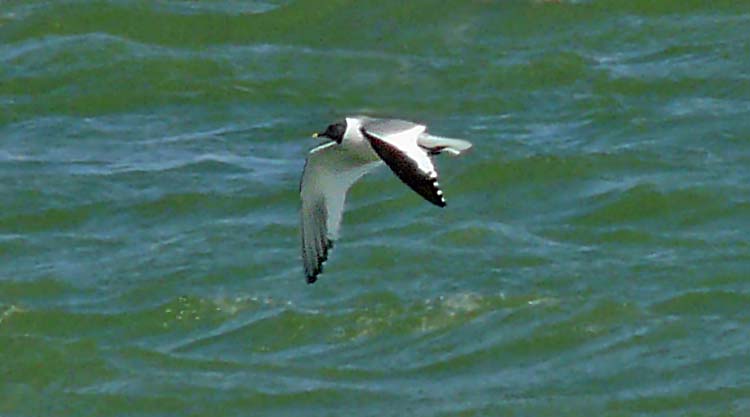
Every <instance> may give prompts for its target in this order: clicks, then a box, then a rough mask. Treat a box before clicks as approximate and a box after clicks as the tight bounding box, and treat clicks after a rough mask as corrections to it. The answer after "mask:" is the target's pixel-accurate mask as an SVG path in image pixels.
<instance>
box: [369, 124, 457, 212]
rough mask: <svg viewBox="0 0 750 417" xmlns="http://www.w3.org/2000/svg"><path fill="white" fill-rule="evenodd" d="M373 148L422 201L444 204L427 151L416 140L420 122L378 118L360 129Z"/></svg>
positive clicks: (418, 134) (442, 205)
mask: <svg viewBox="0 0 750 417" xmlns="http://www.w3.org/2000/svg"><path fill="white" fill-rule="evenodd" d="M360 131H361V133H362V135H363V136H364V137H365V138H367V140H369V141H370V145H371V146H372V149H374V150H375V153H377V154H378V156H380V158H381V159H382V160H383V162H385V163H386V165H388V167H390V168H391V170H392V171H393V173H394V174H396V176H398V177H399V179H401V181H403V182H404V183H405V184H406V185H408V186H409V187H411V189H412V190H414V191H416V192H417V194H419V195H421V196H422V197H423V198H424V199H425V200H427V201H429V202H430V203H432V204H435V205H436V206H440V207H445V199H444V198H443V191H442V190H441V189H440V184H439V183H438V173H437V170H436V169H435V165H434V164H433V163H432V159H430V156H429V155H428V153H427V152H428V151H427V150H425V149H424V148H422V147H420V146H419V144H418V143H417V139H418V137H419V136H420V135H421V134H422V133H423V132H424V131H425V127H424V126H423V125H418V124H415V123H411V122H406V121H403V120H379V121H377V122H373V123H367V124H365V125H363V126H362V127H361V129H360Z"/></svg>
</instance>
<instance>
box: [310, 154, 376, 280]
mask: <svg viewBox="0 0 750 417" xmlns="http://www.w3.org/2000/svg"><path fill="white" fill-rule="evenodd" d="M379 163H380V162H365V161H362V160H358V159H355V158H352V157H351V156H349V155H348V154H347V153H346V152H343V151H342V149H341V147H340V146H339V145H338V144H336V143H335V142H330V143H327V144H325V145H321V146H318V147H317V148H314V149H313V150H311V151H310V154H309V155H308V157H307V161H306V162H305V169H304V171H303V173H302V179H301V181H300V197H301V199H302V208H301V210H300V220H301V230H300V236H301V243H302V263H303V265H304V269H305V275H306V277H307V282H308V283H310V284H312V283H313V282H315V281H316V280H317V277H318V275H319V274H320V273H321V272H322V271H323V263H324V262H325V261H326V260H327V259H328V251H329V250H330V249H331V248H333V241H334V240H336V238H338V233H339V228H340V226H341V218H342V216H343V213H344V201H345V199H346V192H347V190H349V187H351V186H352V184H354V183H355V182H356V181H357V180H358V179H359V178H361V177H362V176H363V175H364V174H366V173H367V172H368V171H370V170H371V169H372V168H374V167H375V166H377V165H378V164H379Z"/></svg>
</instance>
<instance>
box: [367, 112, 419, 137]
mask: <svg viewBox="0 0 750 417" xmlns="http://www.w3.org/2000/svg"><path fill="white" fill-rule="evenodd" d="M361 120H362V127H364V128H365V129H367V131H368V132H370V133H371V134H373V135H377V136H379V137H386V136H391V135H398V134H399V133H404V132H408V131H410V130H412V129H421V130H422V132H424V130H425V126H424V125H420V124H417V123H414V122H410V121H408V120H400V119H375V118H370V117H366V116H365V117H361Z"/></svg>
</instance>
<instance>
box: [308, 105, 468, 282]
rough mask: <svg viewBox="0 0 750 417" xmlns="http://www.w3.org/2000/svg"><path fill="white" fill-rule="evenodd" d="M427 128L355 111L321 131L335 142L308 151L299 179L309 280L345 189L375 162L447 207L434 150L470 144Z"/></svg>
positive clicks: (329, 241)
mask: <svg viewBox="0 0 750 417" xmlns="http://www.w3.org/2000/svg"><path fill="white" fill-rule="evenodd" d="M425 130H426V127H425V126H424V125H420V124H416V123H412V122H408V121H404V120H396V119H375V118H370V117H366V116H357V117H347V118H346V121H345V126H344V124H342V123H338V124H334V125H330V126H329V127H328V129H327V130H326V132H325V133H323V134H322V135H321V136H328V137H329V138H332V139H334V141H333V142H329V143H326V144H324V145H321V146H318V147H316V148H314V149H313V150H311V151H310V154H309V156H308V158H307V163H306V164H305V170H304V172H303V174H302V180H301V182H300V197H301V199H302V210H301V216H300V217H301V223H302V227H301V238H302V259H303V265H304V267H305V274H306V275H307V281H308V283H313V282H315V280H316V279H317V276H318V274H320V272H321V271H322V266H323V262H325V261H326V259H327V258H328V251H329V250H330V249H331V248H332V247H333V241H334V240H335V239H336V238H337V237H338V233H339V228H340V225H341V218H342V215H343V212H344V201H345V199H346V192H347V190H348V189H349V188H350V187H351V186H352V184H354V183H355V182H356V181H357V180H358V179H359V178H361V177H362V176H363V175H365V174H366V173H367V172H369V171H371V170H372V169H373V168H375V167H376V166H378V165H381V164H383V163H386V164H387V165H388V166H389V167H390V168H391V169H392V170H393V172H394V173H395V174H396V175H397V176H398V177H399V178H400V179H401V180H402V181H403V182H404V183H406V184H407V185H409V186H410V187H411V188H412V189H413V190H414V191H416V192H417V193H418V194H420V195H421V196H422V197H424V198H425V199H426V200H428V201H430V202H431V203H433V204H435V205H438V206H440V207H444V206H445V199H444V198H443V192H442V190H440V188H439V184H438V182H437V177H438V174H437V170H436V169H435V166H434V164H433V163H432V159H431V158H430V155H434V154H438V153H441V152H443V151H448V152H449V153H451V154H453V155H458V154H460V153H461V152H463V151H465V150H467V149H469V148H471V143H469V142H467V141H464V140H461V139H448V138H442V137H439V136H432V135H429V134H427V133H426V132H425ZM316 135H317V134H316Z"/></svg>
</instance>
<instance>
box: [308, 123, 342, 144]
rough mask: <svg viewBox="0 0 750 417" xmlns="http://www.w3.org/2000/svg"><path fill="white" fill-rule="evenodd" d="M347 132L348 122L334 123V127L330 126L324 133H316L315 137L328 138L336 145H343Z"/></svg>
mask: <svg viewBox="0 0 750 417" xmlns="http://www.w3.org/2000/svg"><path fill="white" fill-rule="evenodd" d="M345 132H346V121H343V122H338V123H334V124H332V125H328V127H327V128H326V131H325V132H323V133H316V134H314V135H313V136H314V137H316V138H318V137H327V138H329V139H331V140H333V141H335V142H336V143H341V141H342V140H343V139H344V133H345Z"/></svg>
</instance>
